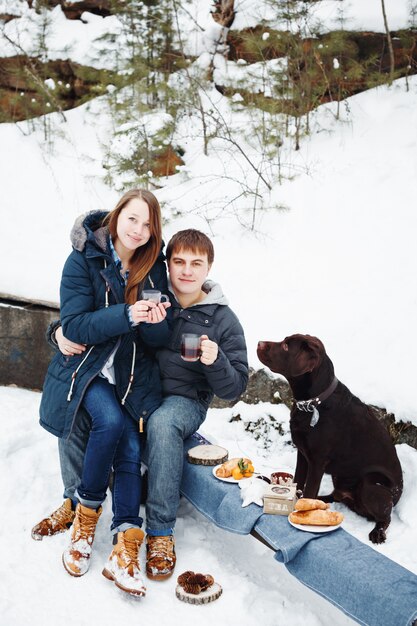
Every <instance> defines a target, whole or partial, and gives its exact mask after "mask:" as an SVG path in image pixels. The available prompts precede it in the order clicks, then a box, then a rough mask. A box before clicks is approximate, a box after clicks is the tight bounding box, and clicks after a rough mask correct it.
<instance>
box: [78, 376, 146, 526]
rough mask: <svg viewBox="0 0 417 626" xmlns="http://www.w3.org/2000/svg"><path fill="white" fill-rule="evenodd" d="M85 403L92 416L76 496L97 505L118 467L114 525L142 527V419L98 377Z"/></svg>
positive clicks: (114, 489) (114, 501) (85, 504)
mask: <svg viewBox="0 0 417 626" xmlns="http://www.w3.org/2000/svg"><path fill="white" fill-rule="evenodd" d="M83 406H84V408H85V409H86V411H87V412H88V414H89V416H90V418H91V430H90V436H89V438H88V443H87V447H86V450H85V456H84V463H83V468H82V474H81V482H80V484H79V485H78V487H77V491H76V496H77V498H78V500H79V501H80V502H81V504H83V505H84V506H90V507H93V508H97V507H98V506H100V504H101V503H102V502H103V501H104V499H105V497H106V492H107V488H108V486H109V479H110V472H111V470H112V468H113V470H114V484H113V523H112V529H115V530H126V529H127V528H132V527H136V526H138V527H140V526H141V525H142V521H143V520H142V519H141V518H140V517H139V508H140V495H141V472H140V436H139V427H138V423H137V422H136V421H135V420H134V419H133V418H132V417H131V416H130V415H129V413H128V412H127V411H126V409H125V408H124V407H123V406H122V405H121V404H120V401H119V400H118V398H117V396H116V391H115V387H114V385H111V384H110V383H109V382H108V381H107V380H106V379H105V378H101V377H97V378H96V379H95V380H94V381H93V382H92V383H91V384H90V385H89V387H88V389H87V391H86V393H85V395H84V399H83Z"/></svg>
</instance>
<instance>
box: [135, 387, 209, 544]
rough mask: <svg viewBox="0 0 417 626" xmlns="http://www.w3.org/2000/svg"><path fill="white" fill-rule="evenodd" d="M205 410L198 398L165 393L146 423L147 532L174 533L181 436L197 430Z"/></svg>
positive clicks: (155, 534)
mask: <svg viewBox="0 0 417 626" xmlns="http://www.w3.org/2000/svg"><path fill="white" fill-rule="evenodd" d="M206 413H207V409H206V407H205V406H204V405H203V404H201V403H200V402H198V401H197V400H192V399H191V398H185V397H183V396H166V397H165V398H164V399H163V401H162V404H161V406H160V407H159V408H158V409H157V410H156V411H154V412H153V413H152V415H151V416H150V417H149V419H148V421H147V423H146V448H145V454H144V461H145V463H146V464H147V466H148V494H147V498H146V532H147V533H148V535H154V536H161V535H171V534H172V533H173V529H174V526H175V521H176V517H177V509H178V505H179V501H180V484H181V479H182V468H183V463H184V439H187V437H189V436H190V435H192V434H193V433H194V432H195V431H196V430H198V428H199V427H200V426H201V424H202V423H203V422H204V420H205V417H206Z"/></svg>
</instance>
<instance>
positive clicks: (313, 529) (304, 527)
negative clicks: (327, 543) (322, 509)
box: [288, 518, 342, 533]
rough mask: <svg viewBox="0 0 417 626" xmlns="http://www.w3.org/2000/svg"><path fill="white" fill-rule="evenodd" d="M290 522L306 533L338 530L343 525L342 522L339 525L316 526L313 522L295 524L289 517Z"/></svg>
mask: <svg viewBox="0 0 417 626" xmlns="http://www.w3.org/2000/svg"><path fill="white" fill-rule="evenodd" d="M288 521H289V523H290V524H291V526H294V528H298V530H304V532H306V533H331V532H332V530H337V529H338V528H340V527H341V525H342V522H340V524H337V526H314V525H313V524H295V523H294V522H292V521H291V520H290V518H288Z"/></svg>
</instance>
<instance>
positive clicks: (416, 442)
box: [211, 368, 417, 449]
mask: <svg viewBox="0 0 417 626" xmlns="http://www.w3.org/2000/svg"><path fill="white" fill-rule="evenodd" d="M238 401H242V402H245V403H246V404H258V403H259V402H270V403H271V404H285V405H286V406H287V407H288V408H291V404H292V393H291V389H290V387H289V385H288V383H287V381H286V380H285V379H283V378H273V377H272V376H271V375H270V374H268V372H267V371H266V370H263V369H260V370H254V369H253V368H250V371H249V382H248V387H247V389H246V391H245V393H244V394H242V395H241V396H240V398H239V399H238ZM234 404H236V402H229V401H226V400H221V399H220V398H217V397H215V398H214V400H213V402H212V403H211V406H212V407H213V408H218V409H223V408H226V407H232V406H234ZM370 406H371V407H372V409H373V410H374V412H375V413H376V416H377V417H378V419H379V420H381V421H382V423H383V424H384V426H385V427H386V429H387V430H388V432H389V434H390V436H391V439H392V440H393V442H394V443H395V444H399V443H407V444H408V445H409V446H411V447H413V448H416V449H417V427H416V426H414V425H413V424H411V422H402V421H398V422H397V421H396V419H395V415H394V414H393V413H389V412H387V411H386V410H385V409H383V408H381V407H378V406H374V405H370ZM238 419H239V416H237V415H236V416H234V417H233V418H232V420H234V421H236V420H238ZM262 420H263V418H260V420H259V425H258V426H259V428H262V426H263V424H262V423H261V422H262ZM250 430H251V431H252V432H254V431H256V430H257V425H256V423H252V424H251V427H250Z"/></svg>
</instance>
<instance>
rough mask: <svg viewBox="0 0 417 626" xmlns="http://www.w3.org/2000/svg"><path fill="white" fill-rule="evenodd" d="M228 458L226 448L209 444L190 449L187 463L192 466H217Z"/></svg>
mask: <svg viewBox="0 0 417 626" xmlns="http://www.w3.org/2000/svg"><path fill="white" fill-rule="evenodd" d="M228 456H229V452H228V451H227V450H226V448H222V447H221V446H216V445H213V444H211V443H210V444H202V445H200V446H195V448H190V449H189V450H188V453H187V459H188V462H189V463H193V464H194V465H219V464H220V463H224V462H225V461H227V457H228Z"/></svg>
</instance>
